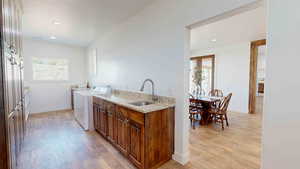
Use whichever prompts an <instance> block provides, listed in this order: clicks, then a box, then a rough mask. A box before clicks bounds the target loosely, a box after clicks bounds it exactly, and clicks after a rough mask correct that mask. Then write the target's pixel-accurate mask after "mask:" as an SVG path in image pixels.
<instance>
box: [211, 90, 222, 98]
mask: <svg viewBox="0 0 300 169" xmlns="http://www.w3.org/2000/svg"><path fill="white" fill-rule="evenodd" d="M208 95H209V96H215V97H223V92H222V90H220V89H213V90H211V91H210V92H209V93H208Z"/></svg>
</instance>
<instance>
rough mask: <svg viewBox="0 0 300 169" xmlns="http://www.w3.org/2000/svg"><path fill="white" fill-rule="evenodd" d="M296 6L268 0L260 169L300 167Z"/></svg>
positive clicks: (288, 0) (291, 0)
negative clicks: (261, 164)
mask: <svg viewBox="0 0 300 169" xmlns="http://www.w3.org/2000/svg"><path fill="white" fill-rule="evenodd" d="M299 6H300V1H296V0H286V1H284V3H283V2H282V1H281V0H268V36H267V50H268V51H267V67H266V82H265V85H266V92H265V106H264V107H265V110H264V113H263V151H262V159H263V166H262V168H263V169H299V161H300V151H299V150H300V146H299V145H300V144H299V143H300V134H299V129H300V110H299V106H298V105H299V95H300V90H299V86H300V78H299V72H300V66H299V63H300V57H299V41H298V40H299V38H298V37H299V27H300V15H299Z"/></svg>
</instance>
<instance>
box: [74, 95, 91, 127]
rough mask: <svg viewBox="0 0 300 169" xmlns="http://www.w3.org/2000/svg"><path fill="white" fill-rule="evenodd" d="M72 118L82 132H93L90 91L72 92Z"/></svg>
mask: <svg viewBox="0 0 300 169" xmlns="http://www.w3.org/2000/svg"><path fill="white" fill-rule="evenodd" d="M74 116H75V119H76V120H77V122H78V123H79V125H80V126H81V127H82V128H83V129H84V130H94V122H93V96H92V91H91V90H83V91H75V92H74Z"/></svg>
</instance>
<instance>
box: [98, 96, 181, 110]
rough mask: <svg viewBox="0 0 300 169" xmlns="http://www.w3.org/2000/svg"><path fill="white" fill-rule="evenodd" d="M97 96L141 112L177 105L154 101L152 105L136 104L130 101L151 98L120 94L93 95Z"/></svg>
mask: <svg viewBox="0 0 300 169" xmlns="http://www.w3.org/2000/svg"><path fill="white" fill-rule="evenodd" d="M93 96H95V97H98V98H101V99H103V100H106V101H109V102H111V103H114V104H117V105H120V106H124V107H126V108H129V109H131V110H135V111H138V112H141V113H149V112H154V111H159V110H164V109H167V108H171V107H175V103H161V102H158V103H154V104H150V105H145V106H135V105H132V104H130V103H133V102H137V101H150V102H151V100H141V99H140V98H124V97H119V96H114V95H112V96H102V95H93Z"/></svg>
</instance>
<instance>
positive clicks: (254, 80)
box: [249, 39, 266, 114]
mask: <svg viewBox="0 0 300 169" xmlns="http://www.w3.org/2000/svg"><path fill="white" fill-rule="evenodd" d="M265 46H266V39H262V40H257V41H253V42H251V49H250V78H249V79H250V81H249V113H250V114H255V113H262V111H263V96H264V92H265V87H264V86H265V85H264V84H265V59H266V58H265V50H266V48H265Z"/></svg>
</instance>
